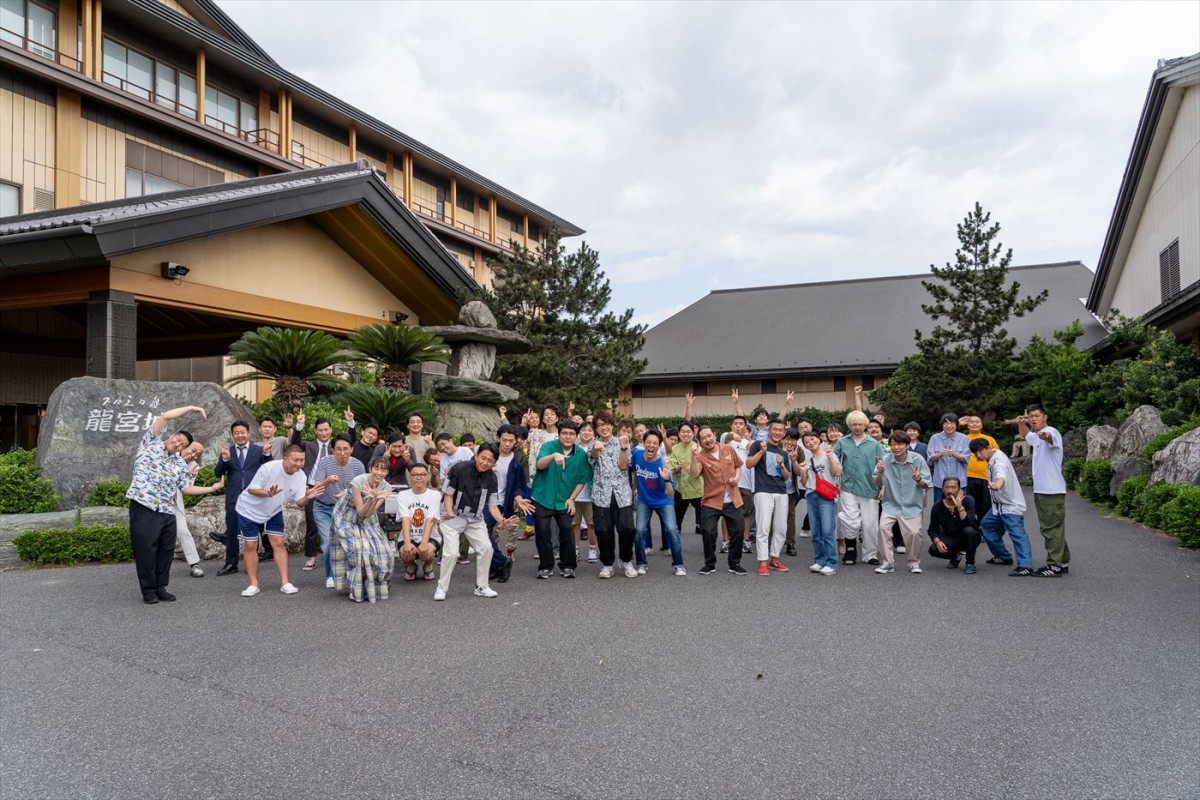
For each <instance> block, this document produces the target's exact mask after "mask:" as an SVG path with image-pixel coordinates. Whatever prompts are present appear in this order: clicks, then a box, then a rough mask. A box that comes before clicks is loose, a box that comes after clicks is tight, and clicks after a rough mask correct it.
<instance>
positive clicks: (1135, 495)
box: [1117, 475, 1150, 519]
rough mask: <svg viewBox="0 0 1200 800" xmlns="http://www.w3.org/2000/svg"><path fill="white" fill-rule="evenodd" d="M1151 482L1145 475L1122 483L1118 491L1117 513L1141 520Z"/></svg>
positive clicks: (1136, 476)
mask: <svg viewBox="0 0 1200 800" xmlns="http://www.w3.org/2000/svg"><path fill="white" fill-rule="evenodd" d="M1149 482H1150V479H1149V478H1147V477H1146V476H1145V475H1135V476H1134V477H1132V478H1130V479H1129V480H1127V481H1125V482H1124V483H1122V484H1121V488H1120V489H1119V490H1117V511H1118V512H1120V513H1121V514H1122V515H1123V516H1126V517H1129V518H1130V519H1141V518H1142V513H1143V511H1142V500H1143V496H1144V495H1145V493H1146V484H1147V483H1149Z"/></svg>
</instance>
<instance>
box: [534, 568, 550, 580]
mask: <svg viewBox="0 0 1200 800" xmlns="http://www.w3.org/2000/svg"><path fill="white" fill-rule="evenodd" d="M552 577H554V570H552V569H539V570H538V580H539V581H544V580H546V579H547V578H552Z"/></svg>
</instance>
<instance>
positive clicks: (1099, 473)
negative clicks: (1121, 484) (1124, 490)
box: [1079, 458, 1113, 503]
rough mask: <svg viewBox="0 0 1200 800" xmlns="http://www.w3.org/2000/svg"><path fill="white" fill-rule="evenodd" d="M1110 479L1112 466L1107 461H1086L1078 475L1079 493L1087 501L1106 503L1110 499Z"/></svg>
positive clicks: (1102, 459) (1101, 459)
mask: <svg viewBox="0 0 1200 800" xmlns="http://www.w3.org/2000/svg"><path fill="white" fill-rule="evenodd" d="M1112 477H1113V471H1112V464H1111V463H1110V462H1109V461H1108V459H1105V458H1098V459H1095V460H1093V461H1088V462H1087V463H1086V464H1084V465H1083V471H1082V472H1081V473H1080V475H1079V493H1080V494H1081V495H1083V496H1084V497H1086V498H1087V499H1088V500H1092V501H1094V502H1097V503H1107V502H1108V501H1109V500H1110V499H1111V495H1109V493H1108V487H1109V484H1111V483H1112Z"/></svg>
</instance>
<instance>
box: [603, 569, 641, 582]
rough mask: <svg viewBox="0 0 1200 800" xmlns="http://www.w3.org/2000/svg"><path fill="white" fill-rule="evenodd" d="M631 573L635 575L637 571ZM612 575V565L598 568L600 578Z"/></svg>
mask: <svg viewBox="0 0 1200 800" xmlns="http://www.w3.org/2000/svg"><path fill="white" fill-rule="evenodd" d="M633 574H634V575H636V574H637V573H636V572H635V573H633ZM612 576H613V568H612V567H601V568H600V577H601V579H605V580H607V579H608V578H611V577H612Z"/></svg>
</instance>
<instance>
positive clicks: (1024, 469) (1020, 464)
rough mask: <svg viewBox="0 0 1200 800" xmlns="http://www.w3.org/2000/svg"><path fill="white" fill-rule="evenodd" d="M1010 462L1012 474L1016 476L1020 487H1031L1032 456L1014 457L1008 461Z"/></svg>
mask: <svg viewBox="0 0 1200 800" xmlns="http://www.w3.org/2000/svg"><path fill="white" fill-rule="evenodd" d="M1009 460H1010V461H1012V465H1013V472H1015V473H1016V474H1017V480H1018V481H1019V482H1020V483H1021V485H1022V486H1032V485H1033V456H1016V457H1014V458H1011V459H1009Z"/></svg>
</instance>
